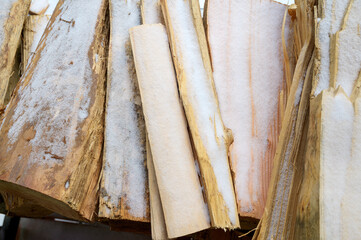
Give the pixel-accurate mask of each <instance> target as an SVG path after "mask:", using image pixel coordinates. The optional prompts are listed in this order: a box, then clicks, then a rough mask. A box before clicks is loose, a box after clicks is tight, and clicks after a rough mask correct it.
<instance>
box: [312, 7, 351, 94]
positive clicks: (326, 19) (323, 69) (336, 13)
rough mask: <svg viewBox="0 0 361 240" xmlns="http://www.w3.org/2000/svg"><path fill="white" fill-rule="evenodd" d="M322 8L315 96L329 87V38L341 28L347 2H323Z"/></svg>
mask: <svg viewBox="0 0 361 240" xmlns="http://www.w3.org/2000/svg"><path fill="white" fill-rule="evenodd" d="M323 3H324V5H323V6H322V8H323V12H324V16H319V17H322V19H321V21H320V22H319V25H318V39H319V48H320V49H319V51H320V57H321V59H320V66H319V74H318V82H317V83H316V84H317V85H316V89H315V96H317V95H318V94H320V93H321V91H322V90H325V89H327V88H328V87H329V84H330V37H331V35H333V34H336V32H337V31H339V30H340V28H341V23H342V20H343V18H344V15H345V13H346V8H347V5H348V3H349V0H324V1H323Z"/></svg>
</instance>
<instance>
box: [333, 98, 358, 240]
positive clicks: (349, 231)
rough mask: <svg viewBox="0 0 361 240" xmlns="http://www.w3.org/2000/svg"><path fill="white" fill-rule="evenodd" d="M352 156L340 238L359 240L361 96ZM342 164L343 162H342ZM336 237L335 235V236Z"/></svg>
mask: <svg viewBox="0 0 361 240" xmlns="http://www.w3.org/2000/svg"><path fill="white" fill-rule="evenodd" d="M354 104H355V105H354V107H355V119H354V122H353V137H352V152H351V154H352V157H351V161H350V162H348V164H347V166H346V167H345V168H344V169H346V168H347V169H346V172H345V176H346V179H345V187H344V195H343V196H342V203H341V212H342V217H341V221H342V225H341V226H340V227H339V230H340V233H341V234H340V235H339V236H340V237H339V239H350V240H357V239H359V238H360V236H361V206H360V204H358V203H359V201H360V199H361V184H360V183H361V174H360V172H361V98H358V99H357V100H356V102H355V103H354ZM341 164H342V163H341ZM333 237H334V236H333Z"/></svg>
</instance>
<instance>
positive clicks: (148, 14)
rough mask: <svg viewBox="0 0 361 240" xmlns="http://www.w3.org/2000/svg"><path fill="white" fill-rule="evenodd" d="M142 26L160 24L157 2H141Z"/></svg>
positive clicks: (149, 0) (151, 0) (150, 0)
mask: <svg viewBox="0 0 361 240" xmlns="http://www.w3.org/2000/svg"><path fill="white" fill-rule="evenodd" d="M142 4H143V6H142V8H143V12H142V14H143V16H142V17H143V24H154V23H162V22H163V21H162V18H163V16H162V10H161V6H160V2H159V0H143V1H142Z"/></svg>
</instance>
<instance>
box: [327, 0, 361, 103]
mask: <svg viewBox="0 0 361 240" xmlns="http://www.w3.org/2000/svg"><path fill="white" fill-rule="evenodd" d="M360 12H361V0H353V1H350V3H349V5H348V7H347V11H346V13H345V15H344V18H343V24H342V27H341V30H340V31H338V32H337V33H336V36H335V37H334V41H333V43H334V45H333V46H331V50H332V51H331V52H332V53H333V55H332V60H333V62H334V64H333V66H332V68H331V74H332V75H333V78H332V79H331V87H334V88H336V87H338V86H341V87H342V88H343V89H344V90H345V92H346V94H347V95H348V96H349V97H350V96H351V93H352V89H353V88H354V86H355V83H356V80H357V78H358V76H359V73H360V70H361V30H360V25H361V15H360Z"/></svg>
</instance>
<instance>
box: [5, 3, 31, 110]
mask: <svg viewBox="0 0 361 240" xmlns="http://www.w3.org/2000/svg"><path fill="white" fill-rule="evenodd" d="M29 7H30V0H4V1H3V2H2V3H1V6H0V59H1V60H0V112H1V109H3V108H5V105H6V104H7V103H8V101H9V100H10V95H11V93H12V91H13V89H14V88H15V85H16V83H17V81H18V80H19V77H20V75H19V73H18V72H16V70H15V72H14V67H16V66H15V65H16V52H17V50H18V47H19V44H20V41H21V31H22V29H23V25H24V21H25V18H26V15H27V14H28V11H29ZM12 76H14V77H13V78H12ZM15 76H17V77H15Z"/></svg>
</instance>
